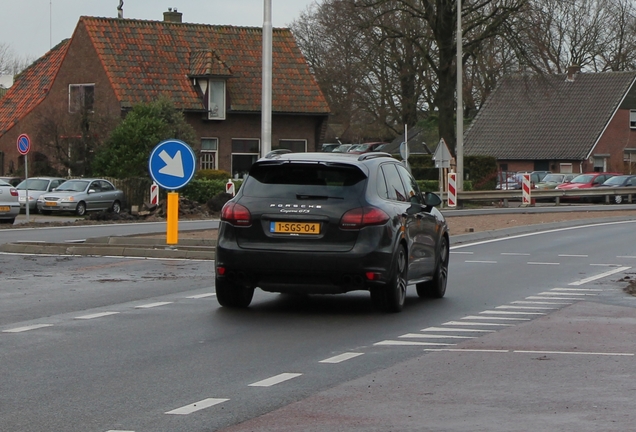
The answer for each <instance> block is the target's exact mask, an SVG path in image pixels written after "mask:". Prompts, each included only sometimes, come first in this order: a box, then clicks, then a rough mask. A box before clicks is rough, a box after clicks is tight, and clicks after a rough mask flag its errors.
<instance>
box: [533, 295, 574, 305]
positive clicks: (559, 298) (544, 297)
mask: <svg viewBox="0 0 636 432" xmlns="http://www.w3.org/2000/svg"><path fill="white" fill-rule="evenodd" d="M526 300H559V301H561V300H577V301H578V300H581V299H579V298H567V297H550V296H549V295H545V296H529V297H526ZM561 304H572V303H561Z"/></svg>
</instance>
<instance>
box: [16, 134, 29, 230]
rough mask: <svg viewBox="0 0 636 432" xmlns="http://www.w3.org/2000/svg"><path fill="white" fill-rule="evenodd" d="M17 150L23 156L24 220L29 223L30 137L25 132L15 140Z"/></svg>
mask: <svg viewBox="0 0 636 432" xmlns="http://www.w3.org/2000/svg"><path fill="white" fill-rule="evenodd" d="M17 147H18V152H20V154H21V155H22V156H24V178H25V180H26V221H27V223H29V157H28V154H29V150H31V139H30V138H29V136H28V135H27V134H21V135H20V136H19V137H18V142H17Z"/></svg>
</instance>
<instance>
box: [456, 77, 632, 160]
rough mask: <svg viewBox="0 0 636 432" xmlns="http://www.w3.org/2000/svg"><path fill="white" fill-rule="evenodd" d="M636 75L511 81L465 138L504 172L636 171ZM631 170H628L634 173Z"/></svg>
mask: <svg viewBox="0 0 636 432" xmlns="http://www.w3.org/2000/svg"><path fill="white" fill-rule="evenodd" d="M635 80H636V72H606V73H580V72H579V69H578V68H577V67H571V68H570V69H569V71H568V73H567V74H562V75H550V76H538V77H520V76H519V77H508V78H505V79H503V80H502V81H501V83H500V84H499V85H498V87H497V88H496V89H495V91H494V92H493V93H492V94H491V96H490V97H489V98H488V100H487V101H486V103H485V104H484V106H483V107H482V109H481V110H480V111H479V114H478V115H477V116H476V117H475V119H474V121H473V123H472V125H471V126H470V128H469V129H468V130H467V131H466V134H465V138H464V154H465V155H468V156H470V155H486V156H494V157H496V158H497V161H498V165H499V168H500V169H501V170H502V171H535V170H549V171H552V172H562V173H581V172H591V171H617V172H636V170H635V168H636V164H635V163H636V87H635V86H634V82H635ZM630 170H631V171H630Z"/></svg>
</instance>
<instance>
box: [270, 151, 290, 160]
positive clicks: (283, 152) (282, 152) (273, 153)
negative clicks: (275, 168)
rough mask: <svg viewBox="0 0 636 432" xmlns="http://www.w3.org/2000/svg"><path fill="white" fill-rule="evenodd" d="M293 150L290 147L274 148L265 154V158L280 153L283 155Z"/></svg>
mask: <svg viewBox="0 0 636 432" xmlns="http://www.w3.org/2000/svg"><path fill="white" fill-rule="evenodd" d="M291 152H292V151H291V150H289V149H276V150H272V151H271V152H269V153H267V154H266V155H265V159H272V158H274V156H278V155H282V154H285V153H291Z"/></svg>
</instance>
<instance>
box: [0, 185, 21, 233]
mask: <svg viewBox="0 0 636 432" xmlns="http://www.w3.org/2000/svg"><path fill="white" fill-rule="evenodd" d="M19 214H20V203H19V202H18V191H17V189H16V188H15V187H13V186H12V185H11V184H9V183H7V182H5V181H3V180H0V223H8V224H13V223H14V222H15V218H16V217H17V216H18V215H19Z"/></svg>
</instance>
